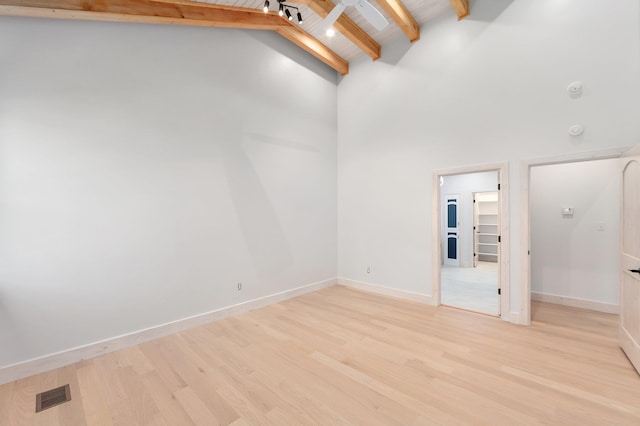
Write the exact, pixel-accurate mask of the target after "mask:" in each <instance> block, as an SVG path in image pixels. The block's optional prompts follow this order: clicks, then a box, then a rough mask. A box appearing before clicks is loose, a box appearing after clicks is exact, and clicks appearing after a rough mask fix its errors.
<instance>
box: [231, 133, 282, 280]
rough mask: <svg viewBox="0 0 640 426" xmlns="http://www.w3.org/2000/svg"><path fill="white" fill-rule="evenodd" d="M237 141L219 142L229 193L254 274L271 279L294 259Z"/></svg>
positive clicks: (257, 178) (265, 195)
mask: <svg viewBox="0 0 640 426" xmlns="http://www.w3.org/2000/svg"><path fill="white" fill-rule="evenodd" d="M243 139H244V138H243ZM239 142H240V141H238V140H226V141H224V142H221V143H220V149H221V150H222V151H223V158H224V161H223V164H224V168H225V171H226V175H227V183H228V185H229V193H230V195H231V198H232V199H233V203H234V206H235V209H236V212H237V214H238V222H239V223H240V226H241V228H242V233H243V236H244V240H245V243H246V244H247V248H248V250H249V253H250V254H251V257H252V259H253V263H254V266H255V269H256V272H257V273H258V274H262V275H266V276H267V277H270V276H273V275H274V274H277V273H278V272H280V271H282V270H284V269H285V268H287V267H288V266H290V265H291V264H292V263H293V256H292V254H291V250H290V248H289V245H288V244H287V240H286V238H285V235H284V231H283V229H282V226H281V225H280V222H279V221H278V217H277V216H276V213H275V211H274V209H273V206H272V205H271V202H270V201H269V197H268V195H267V192H266V191H265V189H264V186H263V185H262V183H261V182H260V177H259V176H258V174H257V173H256V171H255V169H254V167H253V165H252V164H251V160H250V159H249V157H248V156H247V154H246V152H245V150H244V148H243V145H242V144H241V143H239Z"/></svg>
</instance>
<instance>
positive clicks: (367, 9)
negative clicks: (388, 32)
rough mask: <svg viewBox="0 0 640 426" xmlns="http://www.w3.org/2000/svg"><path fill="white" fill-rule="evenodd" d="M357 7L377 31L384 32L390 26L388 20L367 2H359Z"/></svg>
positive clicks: (364, 0)
mask: <svg viewBox="0 0 640 426" xmlns="http://www.w3.org/2000/svg"><path fill="white" fill-rule="evenodd" d="M355 7H356V9H358V12H360V14H361V15H362V16H364V18H365V19H366V20H367V21H369V23H370V24H371V25H373V27H374V28H375V29H376V30H378V31H382V30H384V29H385V28H386V27H387V25H389V22H388V21H387V18H385V17H384V15H383V14H382V13H380V11H379V10H378V9H376V8H375V7H374V6H373V5H372V4H371V3H369V2H368V1H367V0H358V2H357V3H356V4H355Z"/></svg>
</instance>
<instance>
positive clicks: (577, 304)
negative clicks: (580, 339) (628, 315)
mask: <svg viewBox="0 0 640 426" xmlns="http://www.w3.org/2000/svg"><path fill="white" fill-rule="evenodd" d="M531 300H537V301H540V302H548V303H555V304H556V305H565V306H571V307H574V308H581V309H589V310H590V311H598V312H604V313H607V314H619V313H620V306H619V305H613V304H611V303H603V302H596V301H595V300H585V299H576V298H573V297H567V296H558V295H556V294H547V293H536V292H534V291H532V292H531Z"/></svg>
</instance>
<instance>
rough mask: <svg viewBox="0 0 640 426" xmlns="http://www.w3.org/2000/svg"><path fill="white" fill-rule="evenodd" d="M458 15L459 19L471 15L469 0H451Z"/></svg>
mask: <svg viewBox="0 0 640 426" xmlns="http://www.w3.org/2000/svg"><path fill="white" fill-rule="evenodd" d="M449 1H450V2H451V6H452V7H453V10H455V11H456V14H457V15H458V21H459V20H461V19H463V18H466V17H467V16H469V0H449Z"/></svg>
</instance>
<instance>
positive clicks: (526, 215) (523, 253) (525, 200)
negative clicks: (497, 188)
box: [511, 146, 638, 325]
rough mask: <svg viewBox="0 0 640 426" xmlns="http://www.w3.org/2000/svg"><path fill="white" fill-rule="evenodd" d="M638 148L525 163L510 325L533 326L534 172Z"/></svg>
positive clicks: (580, 153)
mask: <svg viewBox="0 0 640 426" xmlns="http://www.w3.org/2000/svg"><path fill="white" fill-rule="evenodd" d="M636 149H638V148H637V147H635V148H634V147H630V146H626V147H620V148H611V149H605V150H599V151H587V152H578V153H572V154H565V155H558V156H554V157H545V158H537V159H529V160H523V161H522V162H521V164H520V250H519V252H520V303H519V304H520V314H519V315H515V314H512V315H511V316H512V318H511V322H514V323H517V324H522V325H530V324H531V256H530V249H531V219H530V215H531V210H530V202H529V196H530V194H529V190H530V186H529V185H530V179H531V168H532V167H536V166H548V165H552V164H567V163H578V162H584V161H594V160H607V159H611V158H620V157H622V156H624V155H628V153H629V152H630V151H629V150H631V151H634V150H636Z"/></svg>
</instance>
